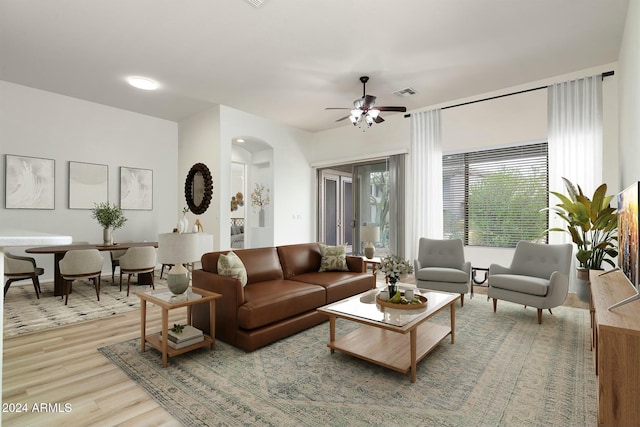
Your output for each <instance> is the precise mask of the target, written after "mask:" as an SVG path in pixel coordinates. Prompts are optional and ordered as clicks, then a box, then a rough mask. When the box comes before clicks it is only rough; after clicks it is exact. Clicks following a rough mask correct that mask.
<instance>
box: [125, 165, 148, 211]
mask: <svg viewBox="0 0 640 427" xmlns="http://www.w3.org/2000/svg"><path fill="white" fill-rule="evenodd" d="M120 208H121V209H137V210H152V209H153V171H152V170H150V169H138V168H128V167H124V166H120Z"/></svg>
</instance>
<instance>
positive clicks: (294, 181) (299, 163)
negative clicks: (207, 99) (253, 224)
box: [174, 105, 315, 250]
mask: <svg viewBox="0 0 640 427" xmlns="http://www.w3.org/2000/svg"><path fill="white" fill-rule="evenodd" d="M179 134H180V136H179V140H180V159H179V164H180V166H179V171H180V172H179V175H180V178H181V179H183V178H182V176H184V177H186V174H187V172H188V170H189V168H190V167H191V166H192V164H193V163H196V162H202V163H205V164H206V165H207V166H208V167H209V169H210V170H211V174H212V175H213V180H214V182H213V185H214V190H213V199H212V202H211V206H210V207H209V209H208V210H207V212H206V213H205V214H204V215H202V216H201V219H200V221H201V222H202V225H203V227H204V229H205V231H207V232H211V233H213V234H214V250H224V249H228V248H229V247H230V234H229V224H230V217H231V212H230V209H229V201H230V200H231V163H232V161H237V156H235V157H234V155H233V154H232V152H233V150H232V140H233V139H235V138H237V137H240V136H242V137H249V138H252V139H255V140H260V141H263V142H264V143H266V144H267V145H268V146H271V147H272V148H273V159H272V162H271V163H272V165H271V167H272V169H273V178H272V179H271V180H270V181H269V184H270V186H271V188H270V190H271V191H270V198H271V207H270V215H271V216H270V218H268V221H269V225H270V227H267V228H268V229H265V230H260V231H261V232H263V233H262V234H264V233H268V235H261V236H260V239H259V240H260V242H262V244H263V245H283V244H293V243H302V242H309V241H312V240H313V239H315V237H314V235H313V232H312V231H313V228H312V224H313V223H314V221H315V213H314V211H313V210H312V201H311V200H310V198H309V189H310V188H312V186H313V184H312V182H311V174H310V170H311V168H310V166H309V163H308V160H307V158H306V156H305V155H304V151H303V150H304V147H306V146H307V144H306V143H307V141H308V140H309V139H310V134H309V133H308V132H304V131H301V130H298V129H294V128H290V127H287V126H285V125H282V124H279V123H275V122H273V121H270V120H267V119H264V118H262V117H258V116H255V115H253V114H249V113H245V112H243V111H239V110H235V109H233V108H230V107H226V106H223V105H220V106H216V107H214V108H211V109H209V110H207V111H204V112H202V113H199V114H196V115H194V116H192V117H189V118H188V119H186V120H184V121H182V122H180V130H179ZM256 155H257V154H256ZM253 157H255V156H252V161H254V160H255V159H253ZM250 169H251V168H250V167H249V171H248V173H249V181H248V182H249V184H251V182H250V178H251V176H250V175H251V173H252V172H251V171H250ZM181 191H183V190H181ZM251 191H252V188H249V187H247V193H249V194H247V206H246V209H247V210H248V211H251V205H250V203H251V202H250V193H251ZM183 202H184V196H183V195H182V194H181V193H179V194H178V203H179V206H182V203H183ZM174 211H175V209H174ZM174 215H176V216H175V220H176V221H177V218H178V217H177V212H176V213H174ZM193 220H194V217H193V216H192V217H191V219H190V222H191V223H193ZM247 234H248V235H250V232H248V233H247ZM246 237H247V238H248V237H250V236H246Z"/></svg>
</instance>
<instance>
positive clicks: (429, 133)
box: [407, 109, 443, 259]
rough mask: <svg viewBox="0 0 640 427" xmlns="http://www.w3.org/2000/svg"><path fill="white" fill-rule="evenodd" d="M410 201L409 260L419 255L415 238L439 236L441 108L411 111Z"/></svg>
mask: <svg viewBox="0 0 640 427" xmlns="http://www.w3.org/2000/svg"><path fill="white" fill-rule="evenodd" d="M409 182H410V186H411V188H410V190H409V192H408V194H409V195H410V196H408V197H407V199H408V200H409V202H410V203H409V208H408V209H407V212H408V213H410V215H409V218H410V219H411V221H410V224H411V226H410V227H408V230H407V246H408V247H407V250H408V254H409V257H410V259H415V258H416V257H417V255H418V239H419V238H420V237H429V238H432V239H441V238H442V235H443V219H442V137H441V125H440V110H439V109H438V110H431V111H424V112H421V113H412V114H411V179H410V180H409Z"/></svg>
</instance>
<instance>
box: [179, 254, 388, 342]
mask: <svg viewBox="0 0 640 427" xmlns="http://www.w3.org/2000/svg"><path fill="white" fill-rule="evenodd" d="M227 252H228V251H224V252H210V253H207V254H204V255H203V256H202V269H201V270H195V271H194V272H193V287H195V288H202V289H206V290H209V291H213V292H217V293H219V294H221V295H222V298H221V299H218V300H217V304H216V335H215V337H216V339H220V340H222V341H224V342H226V343H229V344H231V345H234V346H236V347H239V348H241V349H243V350H246V351H253V350H255V349H257V348H260V347H263V346H265V345H267V344H270V343H272V342H275V341H277V340H279V339H281V338H284V337H287V336H289V335H292V334H295V333H297V332H300V331H302V330H304V329H307V328H310V327H312V326H315V325H317V324H319V323H322V322H324V321H326V320H327V319H328V318H327V316H326V315H324V314H321V313H318V312H317V311H316V308H318V307H321V306H323V305H325V304H329V303H331V302H334V301H338V300H341V299H344V298H346V297H348V296H351V295H355V294H358V293H361V292H364V291H367V290H369V289H371V288H373V287H375V277H374V276H373V275H372V274H370V273H367V272H366V269H365V266H364V262H363V260H362V258H360V257H355V256H347V265H348V267H349V271H326V272H318V270H319V269H320V260H321V258H322V256H321V254H320V246H319V244H318V243H305V244H297V245H287V246H279V247H270V248H257V249H242V250H235V251H234V253H235V254H237V255H238V257H239V258H240V259H241V260H242V262H243V264H244V265H245V268H246V270H247V284H246V286H244V287H243V286H242V285H241V283H240V280H238V279H235V278H231V277H227V276H222V275H219V274H217V273H218V269H217V266H218V258H219V257H220V254H226V253H227ZM192 316H193V325H194V326H195V327H196V328H199V329H201V330H203V331H205V333H208V332H209V310H208V307H205V304H197V305H195V306H193V309H192Z"/></svg>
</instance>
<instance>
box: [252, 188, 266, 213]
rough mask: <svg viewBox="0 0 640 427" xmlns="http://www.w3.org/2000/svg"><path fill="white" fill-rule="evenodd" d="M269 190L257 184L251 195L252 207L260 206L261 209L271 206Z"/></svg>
mask: <svg viewBox="0 0 640 427" xmlns="http://www.w3.org/2000/svg"><path fill="white" fill-rule="evenodd" d="M270 201H271V200H269V189H268V188H265V186H264V185H262V184H258V183H256V188H254V189H253V192H252V193H251V206H258V207H259V208H260V209H262V208H264V207H265V206H267V205H268V204H269V202H270Z"/></svg>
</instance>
